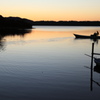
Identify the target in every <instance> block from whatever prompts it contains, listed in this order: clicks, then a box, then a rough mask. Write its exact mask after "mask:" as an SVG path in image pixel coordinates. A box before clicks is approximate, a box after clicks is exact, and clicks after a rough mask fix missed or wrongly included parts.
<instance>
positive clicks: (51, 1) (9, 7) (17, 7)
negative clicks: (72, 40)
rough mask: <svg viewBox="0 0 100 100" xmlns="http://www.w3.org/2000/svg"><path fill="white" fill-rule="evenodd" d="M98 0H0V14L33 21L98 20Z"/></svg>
mask: <svg viewBox="0 0 100 100" xmlns="http://www.w3.org/2000/svg"><path fill="white" fill-rule="evenodd" d="M99 11H100V0H0V14H1V15H2V16H4V17H8V16H14V17H21V18H28V19H31V20H33V21H41V20H45V21H70V20H74V21H100V13H99Z"/></svg>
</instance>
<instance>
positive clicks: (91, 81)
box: [90, 65, 100, 91]
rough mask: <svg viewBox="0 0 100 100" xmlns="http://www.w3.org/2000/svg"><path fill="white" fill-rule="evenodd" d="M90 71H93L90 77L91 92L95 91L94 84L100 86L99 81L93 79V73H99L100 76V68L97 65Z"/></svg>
mask: <svg viewBox="0 0 100 100" xmlns="http://www.w3.org/2000/svg"><path fill="white" fill-rule="evenodd" d="M90 70H92V71H91V75H90V76H91V77H90V90H91V91H93V83H95V84H97V85H98V86H100V83H99V82H97V81H95V80H94V78H93V72H97V73H99V74H100V66H98V65H96V66H94V68H93V69H90Z"/></svg>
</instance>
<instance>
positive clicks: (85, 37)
mask: <svg viewBox="0 0 100 100" xmlns="http://www.w3.org/2000/svg"><path fill="white" fill-rule="evenodd" d="M74 36H75V37H76V38H82V39H100V36H95V35H90V36H87V35H78V34H74Z"/></svg>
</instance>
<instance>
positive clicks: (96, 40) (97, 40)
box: [75, 38, 99, 44]
mask: <svg viewBox="0 0 100 100" xmlns="http://www.w3.org/2000/svg"><path fill="white" fill-rule="evenodd" d="M84 39H85V40H88V39H87V38H82V39H80V38H75V40H84ZM90 40H91V41H93V42H95V43H97V44H98V43H99V39H90Z"/></svg>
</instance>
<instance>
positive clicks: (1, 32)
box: [0, 28, 32, 51]
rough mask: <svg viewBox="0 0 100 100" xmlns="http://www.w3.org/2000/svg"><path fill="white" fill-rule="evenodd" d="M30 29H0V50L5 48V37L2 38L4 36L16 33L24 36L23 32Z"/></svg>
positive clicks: (28, 31)
mask: <svg viewBox="0 0 100 100" xmlns="http://www.w3.org/2000/svg"><path fill="white" fill-rule="evenodd" d="M31 31H32V30H31V29H17V28H11V29H10V28H9V29H7V28H6V29H5V28H2V29H0V51H2V50H5V46H6V45H5V44H6V39H4V37H6V36H16V35H17V36H20V37H24V36H25V34H27V33H30V32H31Z"/></svg>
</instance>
